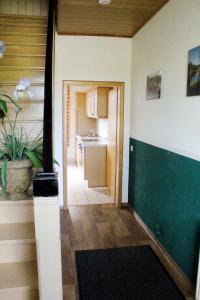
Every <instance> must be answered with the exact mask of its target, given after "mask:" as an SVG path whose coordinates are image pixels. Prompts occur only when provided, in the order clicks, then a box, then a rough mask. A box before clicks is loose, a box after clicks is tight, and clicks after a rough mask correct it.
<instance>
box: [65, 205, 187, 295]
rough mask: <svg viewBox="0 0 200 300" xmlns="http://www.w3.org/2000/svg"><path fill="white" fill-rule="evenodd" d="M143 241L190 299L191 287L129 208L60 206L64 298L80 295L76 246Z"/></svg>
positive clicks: (106, 245) (97, 246)
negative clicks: (75, 253)
mask: <svg viewBox="0 0 200 300" xmlns="http://www.w3.org/2000/svg"><path fill="white" fill-rule="evenodd" d="M146 244H150V245H151V246H152V248H153V249H154V251H155V252H156V254H157V255H158V256H159V258H160V260H161V261H162V263H163V264H164V265H165V267H166V269H167V270H168V272H169V273H170V274H171V276H172V277H173V278H174V280H175V282H176V284H177V285H178V286H179V288H180V289H181V291H182V293H183V294H184V295H185V296H186V297H187V299H193V297H191V295H192V290H191V289H190V288H189V287H188V285H186V284H185V281H183V279H182V277H180V276H179V274H177V272H175V271H174V270H173V268H172V266H171V265H170V264H169V263H168V262H167V260H166V259H165V258H164V257H163V256H162V254H161V252H160V251H159V249H157V247H156V246H155V244H153V243H152V241H151V240H150V238H149V236H148V235H147V233H146V232H145V231H144V230H143V228H142V227H141V225H140V224H139V222H138V221H137V220H136V218H135V217H133V215H132V214H131V213H130V211H129V210H128V209H126V208H121V209H117V208H115V207H114V206H113V205H88V206H70V207H69V210H67V211H64V210H62V211H61V245H62V269H63V290H64V300H77V299H79V298H78V287H77V277H76V267H75V257H74V251H75V250H86V249H103V248H112V247H120V246H133V245H146ZM122 300H123V299H122ZM135 300H139V299H135Z"/></svg>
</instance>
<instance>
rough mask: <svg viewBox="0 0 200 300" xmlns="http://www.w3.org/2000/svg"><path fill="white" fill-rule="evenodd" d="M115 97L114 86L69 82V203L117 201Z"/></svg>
mask: <svg viewBox="0 0 200 300" xmlns="http://www.w3.org/2000/svg"><path fill="white" fill-rule="evenodd" d="M113 96H114V97H115V99H114V103H115V105H114V107H113V101H112V98H113ZM116 97H117V93H116V88H113V87H101V86H95V87H90V86H67V89H66V97H65V99H66V102H67V103H66V104H67V105H66V109H67V117H68V118H67V136H66V138H67V154H68V155H67V200H68V205H90V204H109V203H114V200H115V199H114V180H115V178H114V177H115V168H114V169H113V162H114V163H115V161H114V160H115V158H116V156H115V152H116V140H115V139H116V130H117V123H116V120H113V113H114V115H115V114H116V113H117V101H116V100H117V99H116ZM109 103H112V105H109ZM115 116H116V115H115ZM115 119H116V118H115ZM113 121H114V122H113ZM109 149H111V151H110V152H109ZM112 169H113V170H112Z"/></svg>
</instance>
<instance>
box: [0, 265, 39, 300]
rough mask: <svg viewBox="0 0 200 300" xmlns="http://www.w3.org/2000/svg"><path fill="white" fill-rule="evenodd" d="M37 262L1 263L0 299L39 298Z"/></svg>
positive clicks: (20, 299)
mask: <svg viewBox="0 0 200 300" xmlns="http://www.w3.org/2000/svg"><path fill="white" fill-rule="evenodd" d="M37 289H38V281H37V265H36V262H21V263H5V264H0V299H1V300H14V299H15V300H22V299H23V300H25V299H26V300H30V299H31V300H32V299H34V300H35V299H38V298H37V297H38V293H37Z"/></svg>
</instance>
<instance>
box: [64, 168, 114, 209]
mask: <svg viewBox="0 0 200 300" xmlns="http://www.w3.org/2000/svg"><path fill="white" fill-rule="evenodd" d="M67 179H68V182H67V184H68V205H88V204H108V203H113V201H112V199H111V197H110V196H109V193H108V189H107V188H106V187H96V188H88V186H87V182H86V181H84V180H83V175H82V173H81V170H80V169H79V167H78V166H77V164H76V163H70V164H69V165H68V167H67Z"/></svg>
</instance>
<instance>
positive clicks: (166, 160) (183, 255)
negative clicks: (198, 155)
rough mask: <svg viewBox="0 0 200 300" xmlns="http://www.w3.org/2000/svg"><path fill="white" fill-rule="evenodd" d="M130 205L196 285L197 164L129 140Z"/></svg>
mask: <svg viewBox="0 0 200 300" xmlns="http://www.w3.org/2000/svg"><path fill="white" fill-rule="evenodd" d="M130 144H131V145H132V146H133V152H130V166H129V167H130V169H129V204H130V205H131V206H132V207H133V208H134V209H135V210H136V212H137V213H138V214H139V215H140V217H141V218H142V219H143V221H144V222H145V223H146V225H147V226H148V227H149V228H150V230H151V231H152V232H153V233H154V235H156V237H157V238H158V240H159V241H160V242H161V244H162V245H163V246H164V247H165V249H166V250H167V251H168V253H169V254H170V255H171V256H172V258H173V259H174V260H175V261H176V263H177V264H178V265H179V266H180V267H181V268H182V270H183V271H184V272H185V274H186V275H187V276H188V277H189V278H190V280H191V281H192V282H193V283H194V284H195V282H196V272H197V264H198V249H199V241H200V162H198V161H196V160H193V159H190V158H187V157H184V156H182V155H178V154H175V153H173V152H170V151H167V150H164V149H160V148H157V147H154V146H151V145H148V144H146V143H143V142H140V141H136V140H134V139H130Z"/></svg>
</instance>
